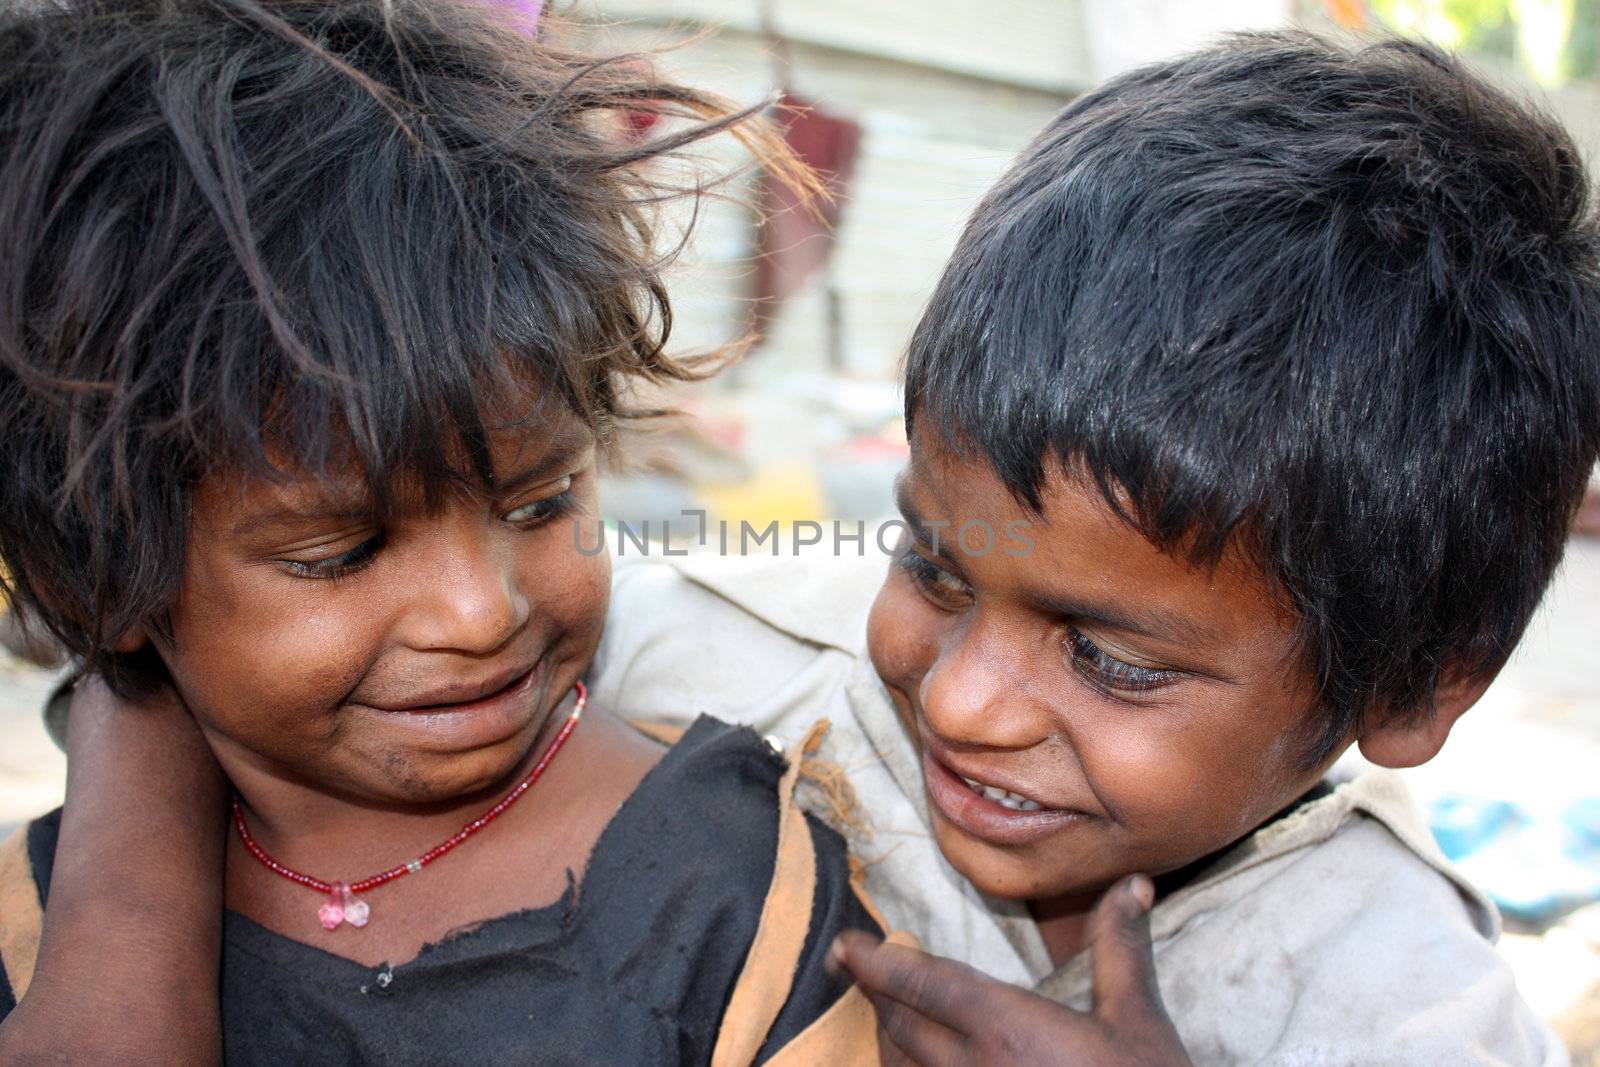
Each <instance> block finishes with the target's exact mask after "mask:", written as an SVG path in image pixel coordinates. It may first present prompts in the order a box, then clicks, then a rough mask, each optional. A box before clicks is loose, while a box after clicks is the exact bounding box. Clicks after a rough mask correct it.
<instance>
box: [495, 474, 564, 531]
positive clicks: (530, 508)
mask: <svg viewBox="0 0 1600 1067" xmlns="http://www.w3.org/2000/svg"><path fill="white" fill-rule="evenodd" d="M566 483H567V486H568V488H566V489H563V490H562V491H561V492H559V493H557V494H556V495H555V496H548V497H545V498H544V499H543V500H535V501H533V502H532V503H529V504H523V505H521V506H520V507H516V508H512V509H511V510H510V511H508V512H506V513H505V515H503V516H502V518H503V520H504V521H506V522H509V523H511V524H513V525H515V526H525V527H533V526H538V525H540V524H542V523H546V522H549V521H550V520H551V519H553V518H555V517H556V516H558V515H562V514H564V513H565V512H566V511H567V509H569V508H571V507H572V503H573V496H572V489H571V485H572V479H570V478H568V479H566Z"/></svg>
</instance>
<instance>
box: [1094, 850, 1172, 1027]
mask: <svg viewBox="0 0 1600 1067" xmlns="http://www.w3.org/2000/svg"><path fill="white" fill-rule="evenodd" d="M1155 895H1156V890H1155V886H1154V884H1152V883H1151V881H1150V879H1149V878H1146V877H1145V876H1144V875H1142V874H1136V875H1134V876H1133V877H1131V878H1126V879H1123V880H1122V881H1120V882H1118V883H1117V884H1116V885H1114V886H1112V887H1111V888H1110V889H1108V890H1106V893H1105V896H1103V897H1101V898H1100V903H1098V904H1096V905H1095V908H1094V912H1093V913H1092V914H1091V915H1090V916H1089V962H1090V966H1091V967H1092V968H1093V970H1094V1013H1095V1014H1096V1015H1106V1014H1108V1013H1110V1014H1115V1013H1116V1012H1118V1011H1121V1010H1124V1009H1126V1008H1130V1007H1134V1006H1138V1007H1141V1008H1143V1009H1146V1010H1148V1009H1149V1008H1152V1007H1153V1008H1155V1009H1156V1011H1157V1012H1159V1013H1160V1014H1163V1015H1164V1014H1165V1010H1164V1009H1163V1008H1162V1005H1161V992H1160V990H1159V989H1158V988H1157V986H1156V964H1155V958H1154V956H1153V954H1152V952H1151V948H1150V906H1151V904H1152V903H1154V901H1155Z"/></svg>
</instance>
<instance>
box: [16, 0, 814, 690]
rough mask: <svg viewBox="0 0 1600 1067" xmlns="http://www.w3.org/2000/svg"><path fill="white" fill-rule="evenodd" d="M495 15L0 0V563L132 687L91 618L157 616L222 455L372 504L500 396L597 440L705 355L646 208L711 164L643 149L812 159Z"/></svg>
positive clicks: (643, 70)
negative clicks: (681, 331)
mask: <svg viewBox="0 0 1600 1067" xmlns="http://www.w3.org/2000/svg"><path fill="white" fill-rule="evenodd" d="M497 12H498V9H497V8H496V7H495V6H493V5H491V4H489V3H488V0H478V2H470V0H85V2H74V3H69V4H61V5H55V6H40V5H31V6H29V7H25V8H24V7H18V6H16V5H12V6H11V7H9V8H0V144H3V145H4V152H3V153H0V248H4V249H5V253H4V255H3V256H0V478H3V479H4V492H3V495H0V560H3V566H0V574H3V573H4V572H6V571H9V578H6V579H3V580H4V582H5V584H6V586H7V588H6V592H7V593H8V594H9V596H10V598H11V599H12V600H13V601H14V602H15V603H17V604H19V605H20V606H21V607H22V608H23V609H24V610H25V611H27V612H28V613H29V614H30V615H35V616H37V617H38V618H40V619H42V620H43V621H44V622H45V623H46V624H47V625H48V627H49V629H50V630H51V631H53V632H54V634H55V635H56V636H57V637H58V638H60V639H61V640H62V641H63V642H64V643H65V644H66V645H67V647H68V648H69V649H71V650H72V651H73V652H75V653H76V654H78V655H80V656H82V657H84V658H85V660H86V661H87V665H88V666H89V667H90V668H91V669H96V670H99V671H100V672H101V673H103V674H105V675H106V676H107V677H108V678H109V679H110V680H111V681H112V682H113V684H116V685H120V686H122V687H123V688H124V690H125V691H127V690H128V689H129V688H130V687H132V688H136V687H137V686H138V684H139V683H141V682H143V681H148V680H149V678H150V677H151V676H152V672H151V670H150V669H149V668H148V664H146V665H144V666H141V665H140V664H138V663H135V662H133V661H131V660H128V659H126V658H125V657H119V656H117V655H115V654H113V653H111V652H110V651H109V649H108V645H109V643H110V642H113V641H114V640H115V638H116V637H117V636H118V635H119V634H122V633H124V632H126V631H127V630H129V629H130V628H131V627H133V626H135V625H137V624H151V623H156V624H157V625H159V621H160V619H161V617H162V615H163V612H164V610H165V608H166V607H167V606H168V605H169V604H170V603H171V600H172V597H173V595H174V593H175V590H176V588H177V584H178V581H179V577H180V574H181V571H182V566H183V559H184V544H185V533H186V528H187V519H188V501H189V497H190V494H191V492H192V489H193V487H194V485H195V484H196V482H197V481H198V480H199V479H200V478H201V477H202V476H204V475H205V474H207V473H208V472H212V471H217V470H223V469H228V470H232V469H237V470H240V471H241V472H244V473H249V474H260V475H266V476H273V475H274V474H275V473H276V472H277V471H279V470H280V469H281V468H282V467H283V465H284V463H285V461H286V460H287V462H288V463H290V464H292V465H294V466H297V467H302V468H305V469H310V470H322V469H326V465H327V464H328V463H329V462H330V461H334V460H337V461H339V462H344V461H346V460H351V461H353V462H354V463H355V464H356V465H357V466H358V467H359V469H360V470H361V472H362V474H363V475H364V477H365V479H366V481H367V483H368V486H369V489H370V490H371V492H372V494H373V497H374V499H375V500H377V501H379V502H380V506H382V505H381V502H382V501H385V500H387V499H389V498H390V491H391V487H392V485H393V483H394V480H395V478H396V477H397V476H399V475H400V474H402V473H404V474H407V475H408V476H414V477H416V478H419V479H420V480H421V483H422V485H423V487H424V489H425V491H426V492H428V493H430V494H437V493H438V492H439V491H441V490H443V489H444V488H445V487H447V486H448V485H449V484H450V483H451V482H452V481H459V480H461V479H469V480H473V479H475V480H477V481H479V482H488V481H492V477H493V472H492V470H491V469H490V468H489V464H488V459H487V455H488V449H487V445H486V437H487V434H488V432H489V429H490V428H489V427H487V426H486V425H485V422H484V416H483V415H482V414H481V412H482V411H483V410H484V404H485V400H486V399H487V398H501V399H503V398H506V397H513V398H518V397H520V398H525V399H526V401H527V404H528V405H529V406H528V410H526V411H522V412H521V417H536V416H537V415H538V407H539V405H541V404H544V403H553V402H556V401H559V402H560V403H562V404H564V405H565V407H566V408H567V409H568V410H570V411H571V412H572V413H573V414H574V415H575V416H576V417H578V418H579V419H580V420H582V421H583V422H584V423H585V424H586V425H587V426H588V427H589V428H590V429H591V430H592V431H593V432H594V433H595V434H596V436H597V437H598V438H599V439H601V440H602V441H604V440H606V439H607V438H608V437H609V436H610V433H611V431H612V429H613V427H614V426H615V425H616V423H617V421H618V420H619V419H621V418H626V417H628V416H630V415H631V414H636V413H635V412H632V411H630V410H629V408H628V405H627V402H626V391H627V385H628V383H629V382H630V381H637V380H640V379H643V380H645V381H649V382H670V381H677V380H687V379H692V378H695V377H698V376H701V375H703V374H704V373H707V372H708V364H707V363H706V362H703V361H693V360H688V361H686V360H680V359H675V358H673V357H672V356H669V355H668V354H667V353H666V352H665V350H664V346H665V344H666V341H667V335H668V331H669V329H670V325H671V314H670V308H669V306H668V301H667V295H666V292H665V290H664V288H663V285H662V281H661V269H662V267H663V265H664V264H663V257H662V256H661V255H660V253H659V251H658V249H657V248H656V242H655V241H654V239H653V234H652V229H651V220H652V217H653V215H654V209H655V208H656V207H657V206H658V205H660V204H661V203H663V202H665V201H667V200H670V199H673V198H678V197H694V196H696V195H698V194H699V193H700V192H702V191H703V189H702V188H701V187H700V186H697V185H695V184H693V182H692V181H689V180H684V181H674V180H673V179H672V178H671V177H670V176H668V175H667V174H666V173H665V172H664V168H658V167H651V166H648V164H650V163H651V162H652V161H654V160H657V159H659V158H660V157H663V156H667V155H670V154H673V153H677V152H679V151H680V150H682V149H685V148H688V147H690V146H692V145H694V144H696V143H697V142H700V141H702V140H703V139H705V138H707V137H709V136H711V135H714V134H717V133H719V132H723V131H730V132H732V134H733V135H734V136H736V137H739V138H741V139H742V140H744V141H745V143H746V144H747V145H748V146H749V147H751V148H753V149H754V150H755V153H756V156H757V158H758V159H760V160H762V161H763V162H764V163H765V164H767V165H768V166H773V167H776V168H777V169H778V171H779V172H780V173H782V174H785V175H787V176H788V177H789V178H790V179H791V180H793V181H796V182H798V183H800V184H801V185H806V184H807V183H808V178H807V176H806V174H805V172H804V171H803V169H802V168H801V167H800V166H799V165H798V164H796V163H795V162H794V161H793V157H792V156H790V155H789V154H787V153H786V152H785V150H784V149H783V148H782V147H781V143H780V142H779V140H778V139H777V138H776V137H774V136H773V135H772V134H771V132H770V131H769V130H768V129H767V128H766V127H765V126H764V125H763V124H762V123H761V121H760V120H759V119H756V118H754V117H753V113H752V110H739V109H737V108H735V107H732V106H730V105H728V104H726V103H724V102H723V101H721V100H718V99H716V98H714V97H711V96H708V95H705V94H703V93H699V92H696V91H694V90H692V89H688V88H685V87H683V86H680V85H675V84H672V83H670V82H668V81H664V80H662V79H661V78H660V77H658V75H657V73H656V71H655V69H654V67H653V65H652V63H651V62H650V60H649V58H648V57H645V56H639V55H630V56H610V57H605V58H596V57H594V56H586V55H578V54H573V53H571V52H567V51H563V50H562V49H560V48H558V47H553V46H551V45H550V44H549V43H548V42H546V41H543V40H539V39H535V38H534V37H532V36H530V35H529V33H528V31H527V27H526V25H525V24H524V25H519V24H517V23H516V22H514V21H512V20H511V19H510V18H506V19H505V20H501V19H500V18H499V16H498V13H497ZM641 120H643V121H641ZM656 120H660V121H656ZM646 129H649V130H650V132H651V134H652V135H651V136H641V135H640V132H641V131H643V130H646ZM530 384H533V385H534V386H536V387H535V388H534V389H532V390H530V389H529V388H528V386H529V385H530ZM513 417H518V416H517V415H516V414H513ZM462 457H465V458H464V459H463V458H462ZM462 467H465V468H467V469H461V468H462ZM154 676H155V677H159V673H156V674H154Z"/></svg>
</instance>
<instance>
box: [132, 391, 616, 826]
mask: <svg viewBox="0 0 1600 1067" xmlns="http://www.w3.org/2000/svg"><path fill="white" fill-rule="evenodd" d="M491 443H492V452H493V463H494V468H495V472H496V480H497V489H496V491H495V492H494V493H493V494H489V493H487V492H480V493H478V494H476V495H471V494H468V493H466V492H464V491H463V492H459V493H456V494H454V495H451V496H447V497H446V498H445V499H444V500H443V501H442V503H441V505H440V507H438V508H437V509H436V510H432V511H430V510H428V509H427V508H425V507H424V506H423V505H422V503H421V501H415V502H404V501H403V502H402V506H401V507H400V508H399V509H398V511H399V514H398V515H397V516H396V517H395V518H394V520H393V521H391V522H388V523H386V524H382V525H380V524H379V523H378V522H377V521H376V520H375V519H374V517H373V515H372V511H371V508H370V506H369V505H368V502H367V501H366V499H365V494H364V492H363V491H362V489H361V486H360V484H359V482H353V483H351V484H346V485H340V484H330V483H328V482H324V481H320V480H318V479H315V478H312V477H304V478H297V479H294V480H291V481H289V482H287V483H286V484H272V483H268V482H263V481H259V480H254V479H241V478H239V477H237V476H233V477H230V476H221V475H219V476H214V477H211V478H208V479H206V480H205V481H203V482H202V483H201V484H200V486H199V487H198V489H197V491H196V493H195V494H194V503H193V516H192V519H191V523H190V534H189V544H188V547H187V562H186V565H185V569H184V574H183V582H182V587H181V591H180V594H179V597H178V600H177V603H176V604H175V605H174V607H173V609H172V613H171V624H172V640H171V641H170V642H168V641H166V640H162V641H159V642H158V647H159V651H160V653H161V655H162V657H163V659H164V660H165V661H166V663H167V666H168V668H169V669H170V671H171V674H172V677H173V680H174V682H175V683H176V685H177V688H178V690H179V692H180V693H181V694H182V696H183V698H184V699H185V701H186V702H187V703H188V706H189V707H190V709H191V710H192V711H193V712H194V714H195V717H196V718H197V719H198V720H199V722H200V724H201V726H202V728H203V729H204V730H205V731H206V734H207V736H208V738H209V739H210V740H211V743H212V746H213V748H214V749H215V750H216V751H217V754H218V757H219V758H220V759H221V760H222V761H223V763H224V766H225V767H226V768H227V769H228V770H229V772H230V773H231V774H234V775H235V777H236V780H238V775H239V774H241V773H244V774H247V775H248V774H251V773H254V774H256V775H265V776H268V777H271V778H273V779H277V780H287V781H292V782H300V783H303V784H307V785H310V786H312V787H313V788H317V789H319V790H321V791H337V792H339V793H340V794H342V795H344V796H347V797H351V798H356V799H358V800H362V801H367V802H377V803H383V804H394V803H426V802H430V801H437V800H445V799H448V798H451V797H456V796H461V795H464V794H467V793H471V792H474V791H477V790H482V789H486V788H489V787H491V786H494V785H496V784H498V783H500V782H501V781H502V779H504V778H505V777H506V776H507V775H508V774H510V773H512V772H513V771H515V770H516V769H517V768H518V767H519V764H520V762H521V761H522V760H523V759H524V758H525V757H526V755H527V753H528V752H529V750H530V748H531V746H532V745H533V744H534V741H535V739H536V738H537V736H538V735H539V732H540V729H541V727H543V726H544V725H545V723H546V722H547V721H548V719H549V716H550V713H551V711H552V710H553V709H554V707H555V706H556V705H557V704H558V703H560V701H561V700H562V699H563V698H564V697H565V696H566V695H567V693H568V691H569V690H570V689H571V687H572V685H573V682H574V681H575V680H576V679H578V678H579V677H580V676H581V673H582V671H583V670H584V668H585V667H586V666H587V664H588V662H589V660H590V658H591V657H592V655H593V653H594V650H595V647H596V645H597V643H598V642H599V638H600V630H601V626H602V624H603V622H604V619H605V608H606V603H607V599H608V595H609V589H610V581H609V579H610V574H609V569H610V563H609V560H608V559H607V558H606V557H605V555H604V554H603V553H602V554H597V555H594V556H589V557H586V556H584V555H583V554H581V553H579V552H578V551H577V550H576V548H575V545H574V537H573V529H572V523H573V522H574V521H577V520H578V519H579V518H580V517H584V518H585V519H586V521H592V516H593V515H594V509H595V498H594V481H595V449H594V444H593V440H592V438H591V437H590V435H589V434H588V433H587V431H585V430H584V429H583V428H582V427H581V425H580V424H579V423H577V422H576V421H575V420H570V419H566V420H562V419H543V420H540V421H539V422H538V423H537V424H536V427H535V429H533V430H532V431H530V430H527V429H521V430H518V431H516V432H514V433H510V432H508V433H500V434H497V435H495V436H494V437H493V438H492V442H491ZM401 489H402V492H404V487H403V486H402V487H401Z"/></svg>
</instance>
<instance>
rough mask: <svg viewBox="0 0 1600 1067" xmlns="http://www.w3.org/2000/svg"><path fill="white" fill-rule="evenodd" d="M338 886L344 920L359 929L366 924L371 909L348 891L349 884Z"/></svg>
mask: <svg viewBox="0 0 1600 1067" xmlns="http://www.w3.org/2000/svg"><path fill="white" fill-rule="evenodd" d="M339 888H340V889H341V890H342V891H343V892H342V895H341V897H340V901H339V902H340V903H341V904H343V905H344V921H345V922H347V923H349V924H350V925H351V926H354V927H355V928H356V929H358V930H359V929H361V927H363V926H365V925H367V916H368V915H370V914H372V909H371V908H369V907H367V902H366V901H364V900H362V899H361V898H360V897H358V896H356V895H355V894H354V893H352V892H350V887H349V886H347V885H341V886H340V887H339Z"/></svg>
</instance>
